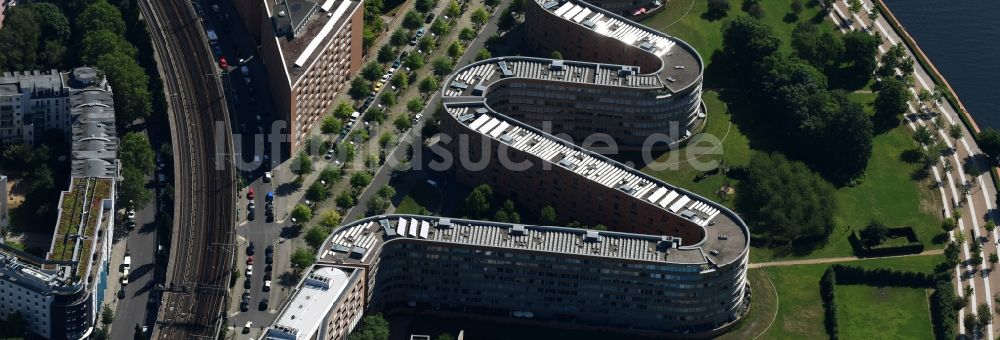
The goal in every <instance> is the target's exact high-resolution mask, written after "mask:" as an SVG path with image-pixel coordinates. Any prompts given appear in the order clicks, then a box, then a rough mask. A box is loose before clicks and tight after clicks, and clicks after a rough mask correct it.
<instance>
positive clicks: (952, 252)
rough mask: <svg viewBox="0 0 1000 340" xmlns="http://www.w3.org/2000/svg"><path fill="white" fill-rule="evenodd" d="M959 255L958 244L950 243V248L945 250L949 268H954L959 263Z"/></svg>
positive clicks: (947, 247)
mask: <svg viewBox="0 0 1000 340" xmlns="http://www.w3.org/2000/svg"><path fill="white" fill-rule="evenodd" d="M959 254H960V253H959V249H958V244H957V243H955V242H948V246H946V247H945V248H944V257H945V260H946V262H947V263H948V265H949V266H954V265H957V264H958V263H959V261H960V259H959Z"/></svg>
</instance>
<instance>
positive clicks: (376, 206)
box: [368, 196, 391, 215]
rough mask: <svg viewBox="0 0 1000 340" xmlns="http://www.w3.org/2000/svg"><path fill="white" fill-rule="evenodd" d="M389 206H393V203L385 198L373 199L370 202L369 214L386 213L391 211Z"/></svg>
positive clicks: (377, 197)
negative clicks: (388, 210) (387, 210)
mask: <svg viewBox="0 0 1000 340" xmlns="http://www.w3.org/2000/svg"><path fill="white" fill-rule="evenodd" d="M389 205H391V202H390V201H389V199H387V198H385V197H381V196H376V197H372V199H371V200H368V214H371V215H375V214H381V213H384V212H385V210H386V209H389Z"/></svg>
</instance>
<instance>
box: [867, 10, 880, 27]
mask: <svg viewBox="0 0 1000 340" xmlns="http://www.w3.org/2000/svg"><path fill="white" fill-rule="evenodd" d="M881 13H882V10H880V9H879V7H878V6H875V7H873V8H872V9H871V10H870V11H868V20H870V21H871V24H869V25H868V29H869V30H870V29H871V28H872V27H874V26H875V21H876V20H878V16H879V14H881Z"/></svg>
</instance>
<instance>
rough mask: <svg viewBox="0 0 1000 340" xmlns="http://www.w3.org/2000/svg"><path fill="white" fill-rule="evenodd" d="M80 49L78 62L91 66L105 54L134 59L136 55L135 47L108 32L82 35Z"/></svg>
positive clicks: (101, 31)
mask: <svg viewBox="0 0 1000 340" xmlns="http://www.w3.org/2000/svg"><path fill="white" fill-rule="evenodd" d="M80 49H81V50H80V61H82V62H83V63H84V64H91V65H92V64H94V63H96V62H97V59H98V58H99V57H100V56H102V55H105V54H120V55H124V56H128V57H131V58H135V56H136V53H138V51H137V50H136V48H135V46H132V44H130V43H129V42H128V41H127V40H125V38H124V37H122V36H120V35H118V34H116V33H115V32H111V31H108V30H100V31H92V32H86V33H84V35H83V43H82V44H81V46H80Z"/></svg>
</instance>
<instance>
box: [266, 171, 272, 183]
mask: <svg viewBox="0 0 1000 340" xmlns="http://www.w3.org/2000/svg"><path fill="white" fill-rule="evenodd" d="M270 181H271V172H270V171H267V172H265V173H264V183H267V182H270Z"/></svg>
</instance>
